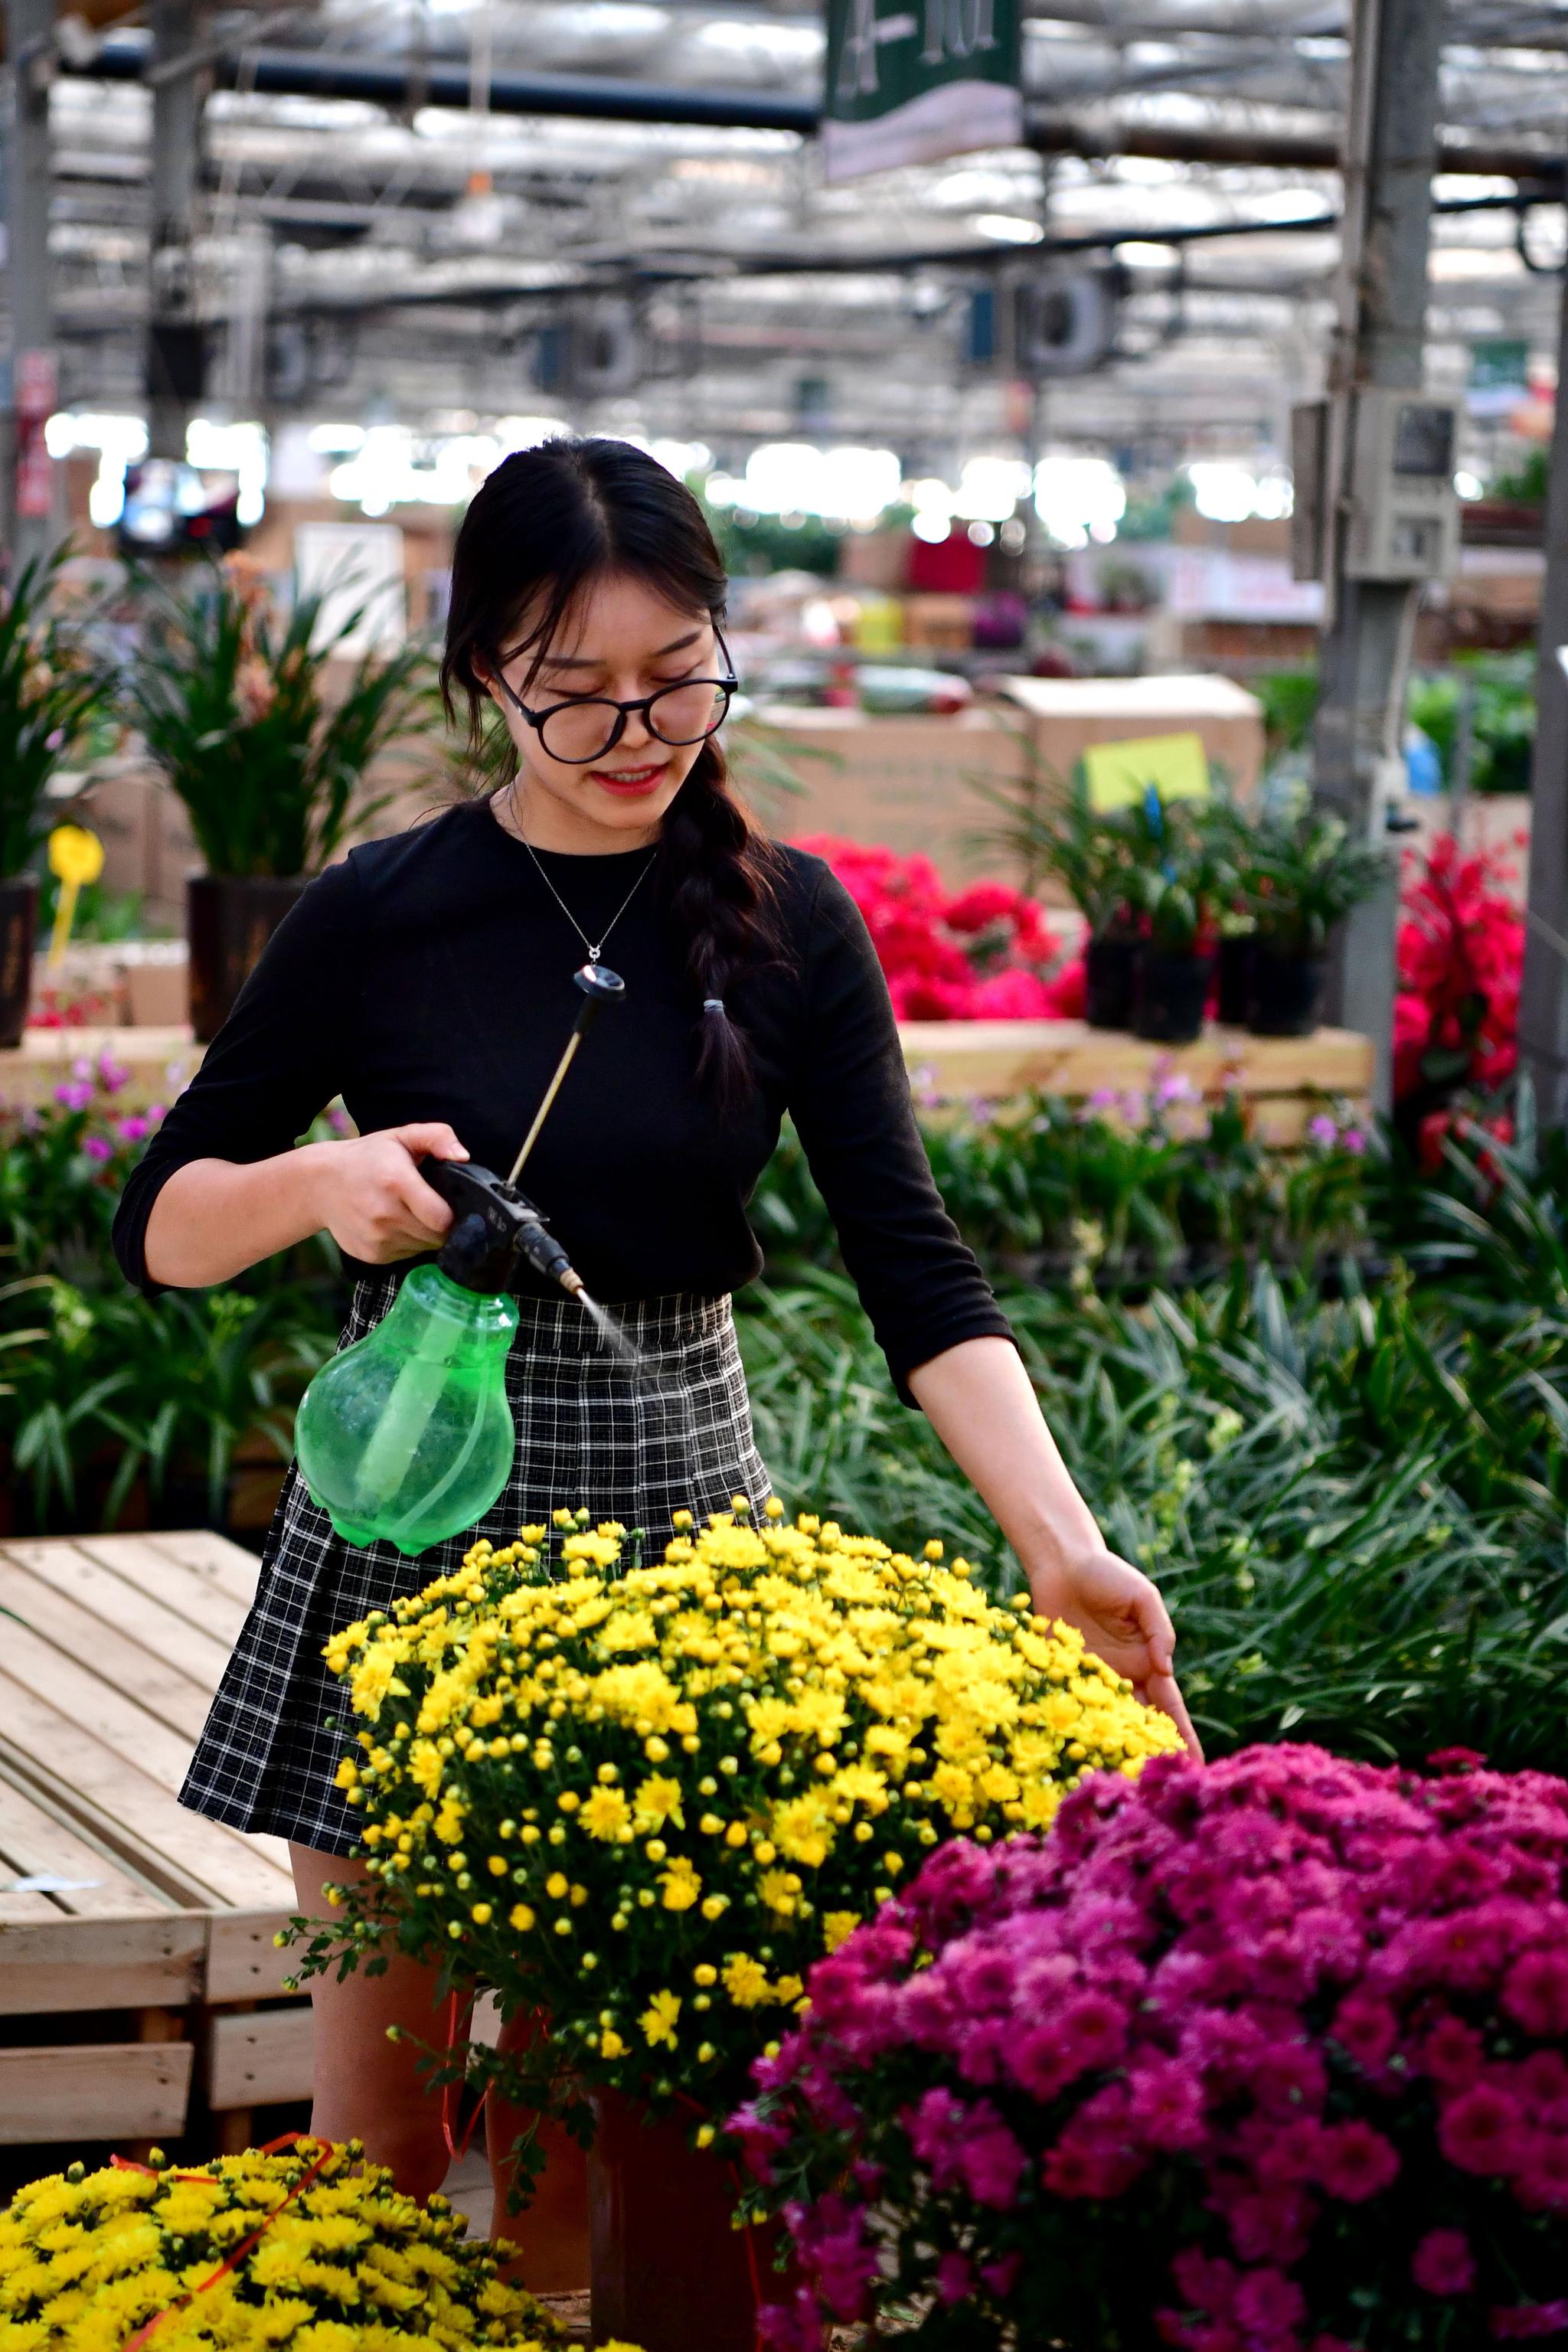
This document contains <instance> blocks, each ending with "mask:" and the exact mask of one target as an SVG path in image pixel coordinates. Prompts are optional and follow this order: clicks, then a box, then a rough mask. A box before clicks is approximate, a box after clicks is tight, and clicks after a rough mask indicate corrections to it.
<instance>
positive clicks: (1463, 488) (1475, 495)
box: [1454, 470, 1486, 499]
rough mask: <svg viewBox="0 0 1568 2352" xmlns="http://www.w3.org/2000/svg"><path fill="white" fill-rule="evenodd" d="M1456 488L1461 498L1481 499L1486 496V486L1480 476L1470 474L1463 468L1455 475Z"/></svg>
mask: <svg viewBox="0 0 1568 2352" xmlns="http://www.w3.org/2000/svg"><path fill="white" fill-rule="evenodd" d="M1454 488H1455V491H1456V493H1457V494H1458V497H1460V498H1461V499H1479V498H1484V497H1485V496H1486V486H1485V484H1484V483H1483V482H1482V480H1481V478H1480V476H1479V474H1468V473H1466V472H1464V471H1463V470H1461V471H1460V472H1459V473H1458V474H1456V475H1455V477H1454Z"/></svg>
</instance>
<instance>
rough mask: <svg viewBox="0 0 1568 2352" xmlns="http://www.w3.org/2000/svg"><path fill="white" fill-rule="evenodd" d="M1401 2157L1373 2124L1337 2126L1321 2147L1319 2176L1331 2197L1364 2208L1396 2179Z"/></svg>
mask: <svg viewBox="0 0 1568 2352" xmlns="http://www.w3.org/2000/svg"><path fill="white" fill-rule="evenodd" d="M1398 2173H1399V2155H1398V2151H1397V2150H1396V2149H1395V2148H1394V2146H1393V2144H1392V2142H1391V2141H1389V2140H1386V2139H1384V2136H1383V2134H1382V2133H1381V2132H1380V2131H1374V2130H1373V2127H1372V2126H1371V2124H1363V2123H1354V2122H1352V2123H1348V2124H1334V2125H1332V2126H1330V2128H1329V2129H1328V2130H1326V2131H1325V2132H1324V2133H1323V2135H1322V2137H1321V2140H1320V2142H1319V2145H1318V2162H1317V2175H1318V2179H1320V2180H1321V2182H1322V2185H1323V2187H1324V2188H1325V2189H1327V2190H1328V2192H1329V2194H1330V2196H1331V2197H1338V2198H1339V2199H1341V2200H1342V2202H1343V2203H1345V2204H1347V2205H1362V2204H1364V2203H1365V2201H1366V2200H1367V2199H1368V2198H1369V2197H1375V2196H1377V2195H1378V2193H1379V2191H1380V2190H1382V2189H1386V2188H1387V2187H1388V2185H1389V2183H1390V2181H1392V2180H1394V2179H1397V2177H1398Z"/></svg>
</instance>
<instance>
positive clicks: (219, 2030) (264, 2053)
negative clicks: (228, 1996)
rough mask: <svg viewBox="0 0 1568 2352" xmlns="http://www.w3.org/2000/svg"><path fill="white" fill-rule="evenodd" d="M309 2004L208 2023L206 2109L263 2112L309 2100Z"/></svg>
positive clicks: (251, 2013) (242, 2013)
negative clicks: (256, 2109)
mask: <svg viewBox="0 0 1568 2352" xmlns="http://www.w3.org/2000/svg"><path fill="white" fill-rule="evenodd" d="M311 2031H312V2029H311V2021H310V2003H309V2002H308V2001H307V2002H304V2003H296V2005H295V2006H294V2007H293V2008H292V2009H262V2010H257V2011H254V2012H250V2013H247V2012H245V2011H241V2012H240V2013H239V2014H237V2015H231V2016H228V2017H225V2016H222V2015H217V2016H214V2017H211V2018H209V2019H208V2021H207V2074H206V2088H207V2101H208V2104H209V2105H211V2106H214V2107H216V2108H219V2109H222V2108H225V2107H265V2106H273V2105H278V2104H279V2102H280V2101H282V2100H284V2099H308V2098H309V2097H310V2090H311V2063H312V2062H311V2049H312V2042H311Z"/></svg>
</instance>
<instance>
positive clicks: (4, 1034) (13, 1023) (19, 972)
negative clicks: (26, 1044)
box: [0, 874, 38, 1046]
mask: <svg viewBox="0 0 1568 2352" xmlns="http://www.w3.org/2000/svg"><path fill="white" fill-rule="evenodd" d="M37 934H38V877H37V875H36V874H8V875H6V876H5V879H4V880H3V881H0V1046H9V1045H20V1044H21V1042H22V1032H23V1030H24V1029H25V1028H26V1025H27V1005H28V1002H29V1000H30V999H31V996H32V993H33V944H34V941H35V940H37Z"/></svg>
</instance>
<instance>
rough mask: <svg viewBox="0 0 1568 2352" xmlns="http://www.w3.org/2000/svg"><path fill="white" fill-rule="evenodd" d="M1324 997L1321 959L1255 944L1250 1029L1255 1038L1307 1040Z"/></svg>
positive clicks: (1259, 942)
mask: <svg viewBox="0 0 1568 2352" xmlns="http://www.w3.org/2000/svg"><path fill="white" fill-rule="evenodd" d="M1322 994H1323V960H1322V958H1321V956H1300V955H1289V954H1286V953H1285V952H1283V951H1282V950H1280V949H1279V948H1277V947H1274V946H1272V945H1271V944H1270V943H1269V942H1268V940H1254V941H1253V943H1252V978H1251V982H1250V985H1249V987H1248V990H1247V1027H1248V1028H1249V1029H1250V1030H1251V1032H1252V1034H1253V1035H1254V1036H1255V1037H1308V1036H1310V1034H1311V1033H1312V1031H1313V1030H1314V1029H1315V1028H1316V1027H1317V1025H1318V1007H1319V1004H1320V1003H1321V1001H1322Z"/></svg>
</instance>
